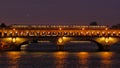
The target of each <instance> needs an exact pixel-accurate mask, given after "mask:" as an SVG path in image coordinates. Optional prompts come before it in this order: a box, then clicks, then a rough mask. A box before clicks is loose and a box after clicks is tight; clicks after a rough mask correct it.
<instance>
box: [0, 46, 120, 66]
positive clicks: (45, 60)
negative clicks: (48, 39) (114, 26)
mask: <svg viewBox="0 0 120 68" xmlns="http://www.w3.org/2000/svg"><path fill="white" fill-rule="evenodd" d="M73 49H74V48H73ZM90 49H92V48H90ZM93 49H94V48H93ZM119 49H120V48H119V47H117V46H116V47H113V48H112V49H111V51H109V52H97V51H84V50H88V49H84V50H83V51H73V52H72V51H67V50H66V51H53V52H49V51H47V52H40V51H39V52H37V51H34V52H30V51H7V52H0V68H120V52H119ZM116 50H117V51H116Z"/></svg>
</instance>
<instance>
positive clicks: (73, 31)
mask: <svg viewBox="0 0 120 68" xmlns="http://www.w3.org/2000/svg"><path fill="white" fill-rule="evenodd" d="M29 41H50V42H51V43H53V44H55V45H56V46H57V47H58V49H63V48H64V45H65V44H66V43H69V42H71V41H91V42H94V43H96V44H97V46H98V50H109V49H110V46H112V45H114V44H116V43H119V42H120V29H111V28H109V27H107V26H80V25H20V24H14V25H11V26H9V27H6V28H0V46H5V45H8V46H11V45H15V46H16V47H17V48H18V49H20V47H21V45H23V44H26V43H28V42H29Z"/></svg>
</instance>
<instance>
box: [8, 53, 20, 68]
mask: <svg viewBox="0 0 120 68" xmlns="http://www.w3.org/2000/svg"><path fill="white" fill-rule="evenodd" d="M7 57H8V59H9V62H8V64H9V65H10V67H9V68H19V65H18V60H19V58H20V52H7Z"/></svg>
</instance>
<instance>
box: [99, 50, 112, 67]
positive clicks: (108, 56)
mask: <svg viewBox="0 0 120 68" xmlns="http://www.w3.org/2000/svg"><path fill="white" fill-rule="evenodd" d="M100 55H101V58H102V60H101V68H110V67H112V57H113V56H114V54H113V53H112V52H102V53H101V54H100Z"/></svg>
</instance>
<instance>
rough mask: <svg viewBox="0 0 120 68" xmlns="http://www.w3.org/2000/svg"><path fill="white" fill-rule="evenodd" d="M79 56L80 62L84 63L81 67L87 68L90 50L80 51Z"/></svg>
mask: <svg viewBox="0 0 120 68" xmlns="http://www.w3.org/2000/svg"><path fill="white" fill-rule="evenodd" d="M77 56H78V58H79V63H80V64H82V65H81V67H80V68H87V67H88V66H87V64H88V58H89V53H88V52H80V53H78V54H77Z"/></svg>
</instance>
